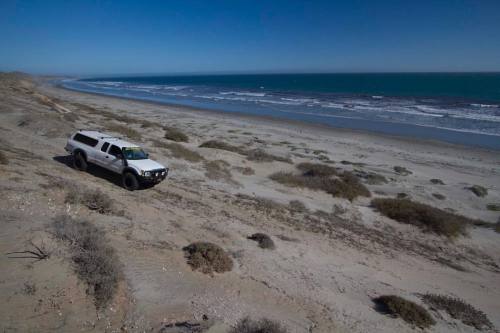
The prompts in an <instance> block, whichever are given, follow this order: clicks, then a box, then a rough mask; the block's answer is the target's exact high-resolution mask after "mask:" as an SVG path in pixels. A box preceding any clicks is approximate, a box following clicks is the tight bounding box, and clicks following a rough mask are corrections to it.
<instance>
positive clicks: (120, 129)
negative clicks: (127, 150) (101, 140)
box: [106, 124, 142, 141]
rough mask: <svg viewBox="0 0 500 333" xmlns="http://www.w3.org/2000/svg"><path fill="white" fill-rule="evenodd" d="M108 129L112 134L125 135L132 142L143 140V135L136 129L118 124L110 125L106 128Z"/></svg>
mask: <svg viewBox="0 0 500 333" xmlns="http://www.w3.org/2000/svg"><path fill="white" fill-rule="evenodd" d="M106 129H107V130H108V131H111V132H116V133H120V134H123V135H125V136H126V137H127V138H129V139H132V140H138V141H139V140H141V138H142V137H141V133H139V132H137V131H136V130H135V129H133V128H131V127H129V126H124V125H118V124H109V125H107V126H106Z"/></svg>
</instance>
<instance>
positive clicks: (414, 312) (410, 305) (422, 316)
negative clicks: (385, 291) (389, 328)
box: [373, 295, 436, 328]
mask: <svg viewBox="0 0 500 333" xmlns="http://www.w3.org/2000/svg"><path fill="white" fill-rule="evenodd" d="M373 301H374V302H375V304H377V306H378V307H379V310H380V311H381V312H385V313H388V314H391V315H393V316H395V317H400V318H401V319H403V320H404V321H406V322H407V323H409V324H412V325H415V326H418V327H421V328H427V327H430V326H432V325H434V324H435V323H436V322H435V321H434V319H433V318H432V317H431V315H430V314H429V312H427V310H426V309H424V308H423V307H422V306H420V305H418V304H416V303H414V302H412V301H409V300H406V299H404V298H402V297H399V296H395V295H385V296H380V297H377V298H375V299H374V300H373Z"/></svg>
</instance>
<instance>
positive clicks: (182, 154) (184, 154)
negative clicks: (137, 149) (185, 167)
mask: <svg viewBox="0 0 500 333" xmlns="http://www.w3.org/2000/svg"><path fill="white" fill-rule="evenodd" d="M161 148H166V149H168V150H170V153H171V154H172V156H173V157H175V158H178V159H182V160H186V161H189V162H194V163H196V162H200V161H203V160H204V158H203V156H201V155H200V154H198V153H197V152H195V151H193V150H190V149H188V148H186V147H184V146H183V145H181V144H179V143H174V142H169V143H165V144H163V145H161Z"/></svg>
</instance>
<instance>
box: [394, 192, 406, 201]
mask: <svg viewBox="0 0 500 333" xmlns="http://www.w3.org/2000/svg"><path fill="white" fill-rule="evenodd" d="M396 197H397V198H398V199H405V198H408V194H406V193H404V192H400V193H398V194H396Z"/></svg>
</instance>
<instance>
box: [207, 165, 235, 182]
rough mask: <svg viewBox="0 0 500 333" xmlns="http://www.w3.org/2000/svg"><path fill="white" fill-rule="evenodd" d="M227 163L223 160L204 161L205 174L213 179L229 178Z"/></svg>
mask: <svg viewBox="0 0 500 333" xmlns="http://www.w3.org/2000/svg"><path fill="white" fill-rule="evenodd" d="M228 167H229V163H227V162H226V161H224V160H215V161H208V162H205V170H206V171H205V176H207V178H209V179H213V180H224V181H230V180H231V171H229V169H228Z"/></svg>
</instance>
